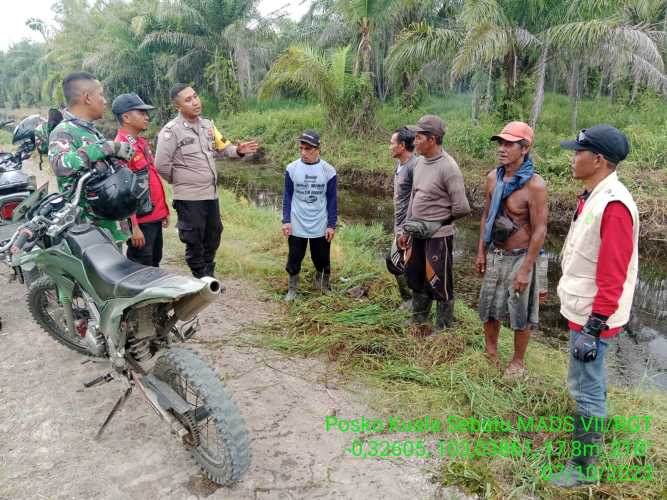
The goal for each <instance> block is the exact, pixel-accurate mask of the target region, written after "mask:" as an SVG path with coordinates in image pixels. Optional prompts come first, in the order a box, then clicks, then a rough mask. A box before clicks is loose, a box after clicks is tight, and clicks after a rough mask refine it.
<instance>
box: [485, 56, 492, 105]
mask: <svg viewBox="0 0 667 500" xmlns="http://www.w3.org/2000/svg"><path fill="white" fill-rule="evenodd" d="M492 84H493V61H491V62H490V63H489V73H488V74H487V76H486V92H485V94H484V108H483V110H484V113H485V114H487V115H488V114H489V113H491V106H492V105H493V96H492V95H491V91H492V89H491V85H492Z"/></svg>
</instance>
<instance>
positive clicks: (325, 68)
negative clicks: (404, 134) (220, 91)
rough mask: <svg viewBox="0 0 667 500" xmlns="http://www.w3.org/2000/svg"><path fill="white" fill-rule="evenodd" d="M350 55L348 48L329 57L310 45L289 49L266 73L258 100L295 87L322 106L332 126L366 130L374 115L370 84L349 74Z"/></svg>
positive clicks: (338, 50) (362, 77)
mask: <svg viewBox="0 0 667 500" xmlns="http://www.w3.org/2000/svg"><path fill="white" fill-rule="evenodd" d="M349 52H350V47H349V46H345V47H342V48H339V49H336V50H335V51H333V52H332V53H331V54H329V55H327V54H325V53H323V52H322V51H319V50H317V49H314V48H312V47H310V46H309V45H293V46H291V47H290V48H289V49H287V51H285V53H283V55H281V56H280V57H279V58H278V60H277V61H276V62H275V64H274V65H273V66H272V67H271V69H270V70H269V72H268V73H267V75H266V78H265V80H264V83H263V84H262V87H261V89H260V93H259V97H260V99H267V98H269V97H271V96H273V95H275V94H277V93H279V92H280V91H281V90H283V89H285V88H296V89H298V90H301V91H303V92H306V93H308V94H310V95H312V96H313V97H315V98H316V99H317V100H318V101H319V102H320V103H322V105H323V106H324V108H325V109H326V112H327V117H328V119H329V121H330V122H331V124H332V125H333V126H341V127H344V126H350V127H352V128H353V129H361V128H365V127H367V126H368V125H370V124H372V122H373V112H374V108H373V96H372V90H371V85H370V81H369V79H368V78H367V77H365V76H363V75H362V76H353V75H351V74H350V73H349V71H348V59H349Z"/></svg>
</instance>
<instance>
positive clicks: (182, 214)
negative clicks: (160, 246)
mask: <svg viewBox="0 0 667 500" xmlns="http://www.w3.org/2000/svg"><path fill="white" fill-rule="evenodd" d="M173 206H174V209H175V210H176V213H177V214H178V222H177V223H176V228H177V229H178V237H179V238H180V240H181V241H182V242H183V243H185V262H186V263H187V264H188V267H189V268H190V270H191V271H192V274H193V275H194V276H195V277H197V278H201V277H202V276H207V275H208V276H211V275H213V268H214V266H215V262H214V261H215V253H216V252H217V251H218V247H219V246H220V237H221V235H222V230H223V226H222V220H221V218H220V205H219V204H218V200H174V204H173Z"/></svg>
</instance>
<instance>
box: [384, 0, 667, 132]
mask: <svg viewBox="0 0 667 500" xmlns="http://www.w3.org/2000/svg"><path fill="white" fill-rule="evenodd" d="M648 4H651V6H650V7H647V5H648ZM664 11H665V0H606V1H591V0H574V1H563V0H537V1H536V0H521V1H511V0H466V1H465V2H463V5H462V7H461V8H460V9H459V10H457V11H456V12H457V14H456V16H455V17H454V18H451V19H439V20H438V24H436V25H434V24H425V23H418V24H413V25H411V26H410V27H409V28H408V29H406V30H404V31H403V33H402V34H401V35H400V36H399V37H398V38H397V40H396V43H395V44H394V46H393V47H392V49H391V51H390V55H389V59H388V60H389V63H390V65H392V66H393V67H395V68H400V67H402V66H404V65H406V64H409V63H410V62H412V63H413V64H414V61H418V62H419V63H424V62H429V61H432V60H445V61H448V60H450V61H451V75H452V78H453V79H460V78H464V77H466V76H468V75H469V74H471V73H474V72H478V73H479V72H482V71H484V70H483V68H490V69H491V68H492V67H496V66H500V67H501V68H502V73H503V76H504V89H505V96H504V99H503V105H502V106H501V110H502V112H503V114H504V115H505V118H506V119H509V118H516V114H517V110H516V109H515V105H516V103H517V102H519V101H520V99H521V96H522V94H523V93H524V90H525V87H526V81H527V77H528V76H529V75H530V74H531V73H532V72H533V71H534V70H535V69H536V70H537V83H536V90H535V96H534V98H533V106H532V111H531V118H530V121H531V122H532V124H535V123H536V122H537V119H538V117H539V114H540V110H541V104H542V99H543V96H544V82H545V78H546V69H547V67H548V65H549V64H550V63H551V62H553V61H554V58H559V59H560V58H566V60H568V61H576V63H574V64H573V65H571V66H572V67H573V68H574V69H573V70H572V71H571V75H572V77H571V85H570V89H571V92H572V93H573V95H574V96H578V95H579V93H580V90H579V86H580V85H581V83H580V82H581V80H582V79H581V78H580V77H579V74H578V71H579V69H580V67H581V63H582V62H583V63H585V64H586V65H587V66H589V67H597V68H602V67H605V66H607V67H612V68H614V70H615V71H621V70H623V68H631V69H632V71H633V74H635V75H641V78H642V79H643V80H644V81H646V83H647V84H648V85H651V86H653V87H655V88H658V89H662V88H663V87H664V85H665V75H664V64H663V60H662V54H661V52H660V44H661V43H664V40H665V36H666V35H665V30H664ZM631 12H634V13H637V12H641V13H643V14H642V15H644V16H645V17H646V16H653V18H654V19H655V18H659V19H660V20H661V21H662V22H663V24H662V25H660V24H659V23H648V22H642V23H639V22H633V20H632V16H630V15H629V13H631ZM661 16H662V17H661ZM584 55H585V56H584ZM576 99H577V98H576V97H575V99H574V102H575V104H576ZM575 112H576V106H575Z"/></svg>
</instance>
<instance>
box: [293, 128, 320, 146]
mask: <svg viewBox="0 0 667 500" xmlns="http://www.w3.org/2000/svg"><path fill="white" fill-rule="evenodd" d="M297 141H298V142H305V143H306V144H310V145H311V146H313V147H315V148H319V147H320V134H318V133H317V132H315V131H314V130H304V131H303V132H302V133H301V135H300V136H299V138H298V139H297Z"/></svg>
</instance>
